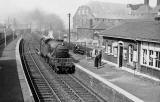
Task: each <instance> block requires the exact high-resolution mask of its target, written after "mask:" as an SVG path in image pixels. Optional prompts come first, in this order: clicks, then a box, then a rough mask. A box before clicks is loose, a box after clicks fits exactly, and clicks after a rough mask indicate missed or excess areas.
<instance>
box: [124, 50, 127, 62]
mask: <svg viewBox="0 0 160 102" xmlns="http://www.w3.org/2000/svg"><path fill="white" fill-rule="evenodd" d="M123 59H124V60H127V49H124V50H123Z"/></svg>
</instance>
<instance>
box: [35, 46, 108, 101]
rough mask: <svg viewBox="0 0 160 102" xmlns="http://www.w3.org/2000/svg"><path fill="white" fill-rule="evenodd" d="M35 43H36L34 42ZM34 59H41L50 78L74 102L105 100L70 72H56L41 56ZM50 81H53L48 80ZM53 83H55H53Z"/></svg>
mask: <svg viewBox="0 0 160 102" xmlns="http://www.w3.org/2000/svg"><path fill="white" fill-rule="evenodd" d="M35 44H37V43H35ZM37 46H38V45H34V44H32V49H36V47H37ZM35 58H36V59H35V60H36V61H38V60H39V59H41V61H42V62H43V63H44V65H45V68H46V69H47V70H48V71H49V72H50V74H51V75H52V78H53V79H54V80H55V81H56V82H58V84H59V85H58V86H61V88H62V89H63V90H65V93H66V94H67V95H68V96H69V97H70V98H71V99H72V100H74V101H76V102H106V101H105V100H104V99H103V98H101V97H99V96H98V95H97V94H96V93H94V92H93V91H92V90H90V89H88V87H86V86H85V85H84V84H83V83H82V82H80V81H79V80H78V79H77V78H76V77H75V76H74V75H72V74H57V73H55V72H54V71H53V69H52V67H51V66H49V65H48V63H46V62H45V61H44V59H42V58H41V57H38V56H36V57H35ZM50 83H53V81H52V82H50ZM53 84H55V83H53Z"/></svg>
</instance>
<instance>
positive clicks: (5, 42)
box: [4, 25, 7, 47]
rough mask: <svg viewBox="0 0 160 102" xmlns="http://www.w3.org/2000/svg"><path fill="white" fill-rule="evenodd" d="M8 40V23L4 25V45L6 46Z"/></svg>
mask: <svg viewBox="0 0 160 102" xmlns="http://www.w3.org/2000/svg"><path fill="white" fill-rule="evenodd" d="M6 45H7V41H6V25H4V46H5V47H6Z"/></svg>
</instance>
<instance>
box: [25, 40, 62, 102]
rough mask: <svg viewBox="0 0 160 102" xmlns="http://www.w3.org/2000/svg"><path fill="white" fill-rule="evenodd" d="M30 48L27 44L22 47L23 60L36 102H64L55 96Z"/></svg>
mask: <svg viewBox="0 0 160 102" xmlns="http://www.w3.org/2000/svg"><path fill="white" fill-rule="evenodd" d="M22 45H23V44H22ZM28 46H29V45H27V43H24V46H22V49H23V51H22V52H23V53H22V55H23V56H22V59H23V64H24V65H25V68H26V72H27V76H28V77H27V79H28V80H29V82H30V85H31V87H32V92H33V96H34V98H35V100H36V102H62V101H61V99H60V98H59V97H58V96H57V95H56V94H55V92H54V90H53V89H52V87H51V85H50V83H49V82H48V81H47V79H46V77H45V76H44V75H43V74H42V73H41V71H40V69H39V67H38V66H37V64H36V62H35V60H34V59H33V53H32V52H31V50H30V48H29V47H28Z"/></svg>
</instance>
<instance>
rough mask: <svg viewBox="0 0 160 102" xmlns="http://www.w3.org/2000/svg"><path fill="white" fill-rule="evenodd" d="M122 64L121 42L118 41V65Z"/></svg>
mask: <svg viewBox="0 0 160 102" xmlns="http://www.w3.org/2000/svg"><path fill="white" fill-rule="evenodd" d="M122 65H123V44H122V43H119V56H118V66H119V67H122Z"/></svg>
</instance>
